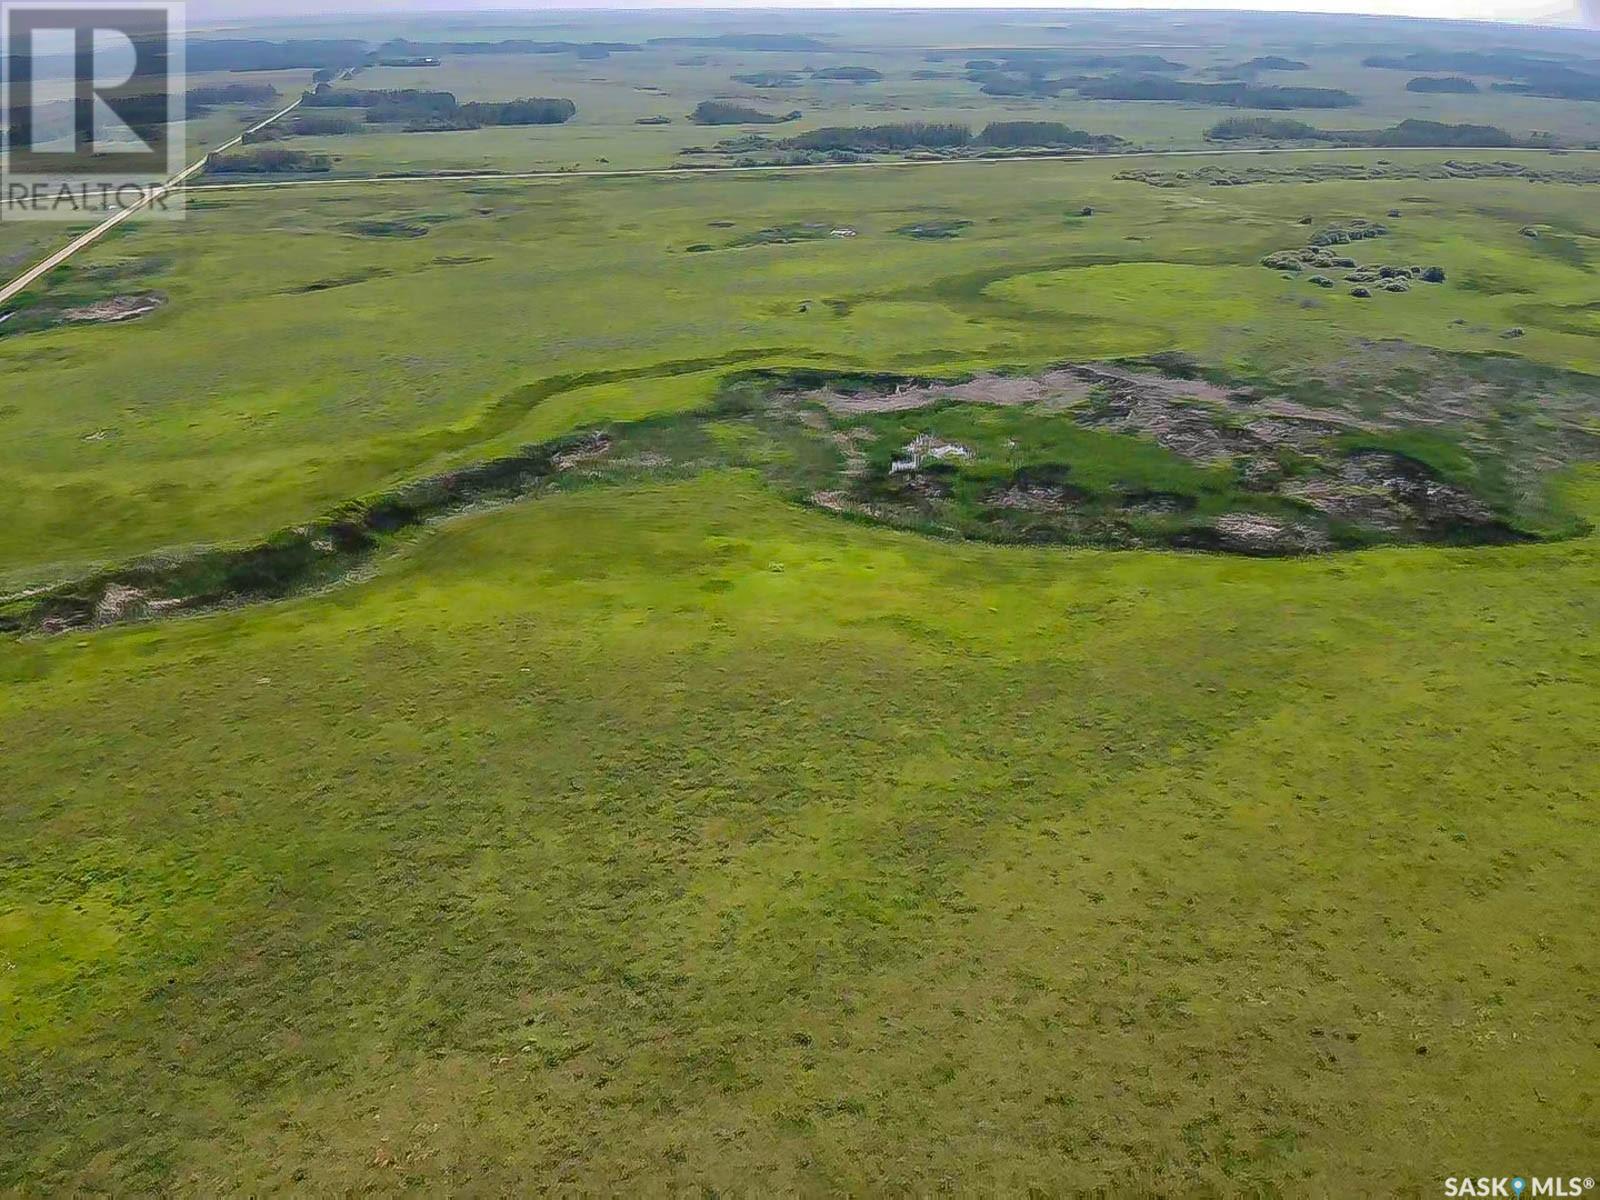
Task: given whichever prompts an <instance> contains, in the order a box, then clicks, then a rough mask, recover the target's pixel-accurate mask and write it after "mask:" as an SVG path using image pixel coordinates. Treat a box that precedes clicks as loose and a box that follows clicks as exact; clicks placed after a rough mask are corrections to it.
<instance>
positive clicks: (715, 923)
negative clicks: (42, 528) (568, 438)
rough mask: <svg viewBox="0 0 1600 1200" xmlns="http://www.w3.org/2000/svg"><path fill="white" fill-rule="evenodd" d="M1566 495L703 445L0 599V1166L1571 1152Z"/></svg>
mask: <svg viewBox="0 0 1600 1200" xmlns="http://www.w3.org/2000/svg"><path fill="white" fill-rule="evenodd" d="M1585 480H1586V481H1580V482H1579V483H1575V485H1574V488H1575V495H1574V502H1575V503H1578V504H1580V505H1583V506H1585V507H1586V510H1587V511H1588V512H1589V513H1590V514H1591V515H1600V506H1597V503H1596V501H1597V497H1600V491H1597V490H1596V486H1595V482H1596V481H1595V478H1594V476H1593V474H1590V475H1588V476H1587V477H1585ZM1582 489H1587V490H1586V491H1583V490H1582ZM1597 546H1600V542H1597V541H1596V540H1595V539H1593V538H1589V539H1582V540H1578V541H1568V542H1564V543H1560V544H1556V545H1548V546H1534V547H1517V548H1507V549H1480V550H1472V551H1444V550H1426V551H1403V552H1402V551H1372V552H1363V553H1360V554H1356V555H1349V556H1339V557H1335V558H1330V559H1322V560H1316V561H1245V560H1239V559H1230V558H1226V557H1206V556H1182V555H1171V554H1150V553H1111V554H1106V553H1097V552H1085V553H1062V552H1041V551H1030V550H1006V549H1001V548H994V547H981V546H970V545H969V546H951V545H944V544H940V543H936V542H930V541H928V540H926V539H922V538H919V537H916V536H911V535H905V534H896V533H892V532H888V531H884V530H879V529H869V528H864V527H861V526H855V525H850V524H847V523H843V522H839V521H836V520H833V519H830V518H828V517H826V516H824V515H822V514H818V513H814V512H806V511H803V510H799V509H795V508H792V507H790V506H788V505H786V504H784V503H782V502H780V501H778V500H776V499H774V498H773V497H772V496H771V495H770V494H768V493H767V492H765V491H764V490H763V489H762V488H760V487H759V486H758V485H756V484H755V483H753V482H751V481H748V480H745V479H743V478H741V477H739V476H737V475H720V476H706V477H703V478H701V479H699V480H698V481H694V482H690V483H685V484H679V485H675V486H671V487H663V488H655V489H648V490H644V491H629V492H594V493H589V494H587V495H582V496H570V497H565V498H561V499H555V500H551V501H548V502H544V503H541V504H537V505H531V506H525V507H522V508H519V509H513V510H508V511H503V512H499V513H493V514H486V515H482V516H478V517H474V518H471V519H468V520H463V521H460V522H456V523H453V524H451V525H449V526H447V527H445V528H444V529H442V530H440V531H438V532H437V533H436V534H434V535H432V536H430V537H428V538H426V539H425V540H423V541H422V542H420V543H418V544H417V545H416V546H415V547H414V548H413V549H412V550H411V552H409V553H408V554H407V555H405V556H404V557H403V558H402V559H401V560H399V561H397V562H393V563H391V564H390V565H389V566H387V567H386V568H384V569H383V570H382V571H381V572H380V574H379V575H378V576H377V577H376V578H374V579H373V580H371V581H370V582H369V583H366V584H362V585H358V586H356V587H353V588H348V589H344V590H341V591H338V592H335V593H332V594H329V595H327V596H324V597H321V598H314V599H307V600H302V601H296V602H293V603H289V604H283V605H276V606H271V607H269V608H264V609H250V610H244V611H240V612H238V613H233V614H227V615H221V616H215V617H209V618H203V619H195V620H190V621H180V622H176V623H173V624H167V625H158V626H151V627H145V628H132V629H127V630H121V631H110V632H106V633H102V634H97V635H94V636H92V637H89V638H87V639H82V640H78V641H74V640H72V639H55V640H50V641H43V642H39V641H30V642H13V643H9V644H7V645H5V646H3V647H0V671H3V672H4V674H5V677H6V678H7V679H8V680H9V682H8V683H7V684H6V686H4V688H0V754H3V756H4V760H5V762H6V765H7V772H6V774H7V787H6V789H5V790H4V793H3V796H4V799H3V801H0V819H3V821H4V823H5V827H6V829H7V831H8V836H7V840H6V845H5V848H4V850H3V851H0V863H3V865H4V878H5V880H6V884H5V899H6V905H5V909H4V913H5V915H4V917H3V918H0V959H3V960H4V961H5V963H6V970H5V972H4V973H3V974H0V1003H3V1006H4V1007H3V1011H4V1014H5V1021H4V1023H3V1024H0V1037H3V1038H4V1046H5V1049H4V1053H0V1064H3V1066H0V1082H3V1083H4V1086H3V1087H0V1118H3V1120H4V1124H5V1127H6V1129H7V1130H8V1135H7V1137H6V1139H5V1141H4V1143H3V1146H0V1186H4V1185H11V1186H19V1187H25V1188H28V1189H33V1190H40V1191H68V1190H76V1189H86V1190H96V1191H98V1190H107V1191H113V1192H128V1191H143V1190H163V1191H172V1192H179V1193H192V1194H214V1193H215V1192H216V1191H219V1190H228V1189H239V1190H245V1191H259V1190H281V1189H288V1190H299V1191H314V1192H327V1191H347V1190H372V1189H377V1190H383V1191H387V1190H393V1189H399V1188H402V1187H407V1188H423V1189H429V1190H433V1189H439V1188H452V1189H455V1190H467V1191H485V1192H488V1191H508V1190H521V1189H522V1188H523V1187H524V1186H526V1185H527V1183H528V1182H529V1181H530V1180H538V1181H541V1182H542V1183H543V1184H544V1185H546V1186H568V1187H575V1188H577V1189H579V1190H595V1189H598V1190H611V1189H620V1190H624V1191H635V1190H641V1191H661V1190H666V1189H668V1188H679V1187H689V1186H701V1185H704V1186H709V1187H715V1188H718V1189H719V1190H724V1189H731V1190H740V1189H742V1188H755V1189H758V1190H795V1189H797V1190H803V1191H841V1190H844V1191H861V1190H871V1191H886V1190H887V1191H902V1190H904V1191H917V1192H921V1191H929V1190H934V1189H936V1188H950V1189H953V1190H955V1191H957V1192H965V1191H972V1190H986V1189H996V1190H1000V1191H1015V1190H1019V1189H1021V1188H1023V1187H1028V1186H1033V1187H1038V1188H1042V1189H1044V1190H1045V1191H1046V1192H1060V1191H1066V1190H1071V1189H1080V1188H1094V1187H1107V1188H1110V1189H1112V1190H1116V1191H1134V1190H1140V1189H1152V1190H1185V1191H1193V1190H1201V1191H1241V1190H1242V1191H1257V1190H1266V1191H1278V1190H1283V1191H1300V1192H1326V1191H1335V1190H1338V1191H1343V1190H1349V1189H1351V1188H1352V1187H1353V1188H1355V1189H1356V1190H1363V1191H1366V1190H1370V1191H1382V1192H1386V1193H1400V1194H1405V1193H1415V1194H1426V1193H1427V1192H1429V1191H1431V1190H1432V1189H1433V1188H1434V1187H1435V1186H1437V1180H1438V1178H1439V1177H1440V1176H1441V1175H1443V1174H1445V1173H1448V1172H1449V1171H1451V1170H1454V1169H1456V1168H1457V1165H1458V1164H1460V1163H1463V1162H1477V1161H1479V1160H1480V1159H1481V1160H1483V1161H1485V1162H1515V1161H1528V1160H1533V1161H1539V1162H1546V1163H1551V1164H1556V1163H1563V1164H1565V1163H1572V1164H1575V1169H1576V1164H1581V1162H1582V1161H1583V1155H1584V1154H1585V1153H1586V1152H1587V1151H1588V1150H1589V1149H1590V1148H1591V1147H1592V1146H1593V1145H1594V1143H1595V1139H1596V1137H1597V1135H1600V1128H1597V1127H1596V1124H1595V1121H1596V1116H1595V1114H1596V1109H1595V1105H1594V1093H1593V1083H1592V1080H1593V1076H1594V1070H1595V1067H1596V1065H1597V1054H1600V1051H1597V1049H1596V1047H1595V1044H1594V1037H1593V1035H1594V1029H1593V1020H1592V1018H1593V1011H1594V1006H1595V999H1596V998H1595V996H1594V994H1593V988H1592V987H1591V986H1589V985H1588V984H1587V983H1586V982H1585V979H1586V976H1585V975H1584V974H1583V973H1582V968H1581V966H1580V965H1579V964H1581V963H1582V962H1583V959H1584V956H1585V954H1586V953H1587V952H1588V948H1589V947H1591V946H1592V945H1593V944H1594V942H1595V940H1596V938H1597V937H1600V926H1597V925H1596V914H1597V913H1600V903H1597V900H1600V897H1597V896H1596V894H1595V885H1594V875H1593V873H1592V872H1589V871H1586V870H1585V869H1584V863H1585V862H1586V861H1587V857H1586V856H1587V851H1586V849H1585V847H1586V846H1587V845H1588V844H1589V843H1590V842H1591V841H1592V839H1593V838H1594V836H1595V832H1596V829H1595V814H1594V811H1593V804H1592V799H1593V797H1594V795H1595V794H1596V793H1597V791H1600V774H1597V764H1600V744H1597V742H1596V734H1595V730H1596V729H1597V728H1600V700H1597V698H1600V653H1597V647H1596V646H1595V644H1594V630H1595V629H1596V628H1597V627H1600V609H1597V601H1596V597H1597V596H1600V591H1597V589H1596V588H1595V586H1594V583H1595V579H1596V570H1597V566H1600V561H1597V557H1596V549H1597ZM1491 1094H1492V1095H1493V1096H1494V1097H1495V1098H1496V1100H1495V1102H1494V1103H1492V1104H1491V1103H1486V1102H1485V1099H1484V1097H1485V1096H1487V1095H1491ZM1563 1169H1565V1168H1563Z"/></svg>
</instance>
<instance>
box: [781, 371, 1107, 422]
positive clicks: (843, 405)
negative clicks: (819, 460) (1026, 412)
mask: <svg viewBox="0 0 1600 1200" xmlns="http://www.w3.org/2000/svg"><path fill="white" fill-rule="evenodd" d="M1092 390H1093V383H1092V382H1091V381H1089V380H1087V379H1085V378H1084V377H1083V376H1082V375H1080V374H1079V373H1078V372H1077V371H1076V370H1072V369H1067V370H1058V371H1046V372H1044V373H1043V374H1041V375H1037V376H1023V375H978V376H975V377H974V378H972V379H968V380H965V381H963V382H960V383H918V382H915V381H910V380H907V381H902V382H899V383H894V384H892V385H891V386H889V387H888V388H887V389H872V388H865V389H862V390H850V391H845V390H841V389H838V388H830V387H824V388H817V389H814V390H812V391H810V392H808V393H807V398H808V399H812V400H815V401H816V402H818V403H820V404H822V405H824V406H825V407H826V408H828V409H829V410H830V411H831V412H835V413H841V414H848V413H872V412H908V411H911V410H914V409H919V408H927V407H929V406H930V405H934V404H944V403H950V402H955V403H959V404H998V405H1011V404H1054V405H1056V406H1058V407H1062V408H1065V407H1070V406H1071V405H1074V404H1078V403H1081V402H1082V401H1084V400H1085V399H1087V398H1088V396H1089V393H1090V392H1091V391H1092Z"/></svg>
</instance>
